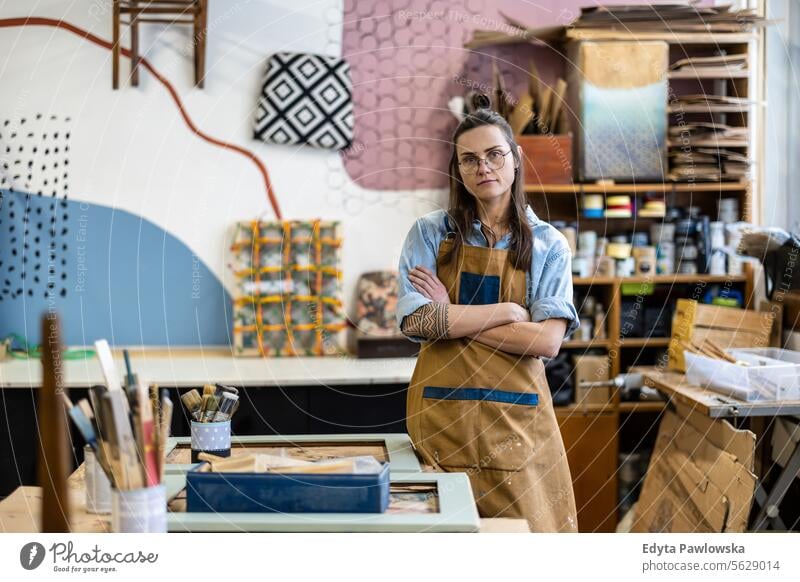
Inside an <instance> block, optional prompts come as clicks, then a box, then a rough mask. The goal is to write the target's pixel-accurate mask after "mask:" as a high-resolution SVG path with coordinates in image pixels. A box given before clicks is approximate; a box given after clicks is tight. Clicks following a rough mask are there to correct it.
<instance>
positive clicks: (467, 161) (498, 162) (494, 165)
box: [458, 150, 511, 174]
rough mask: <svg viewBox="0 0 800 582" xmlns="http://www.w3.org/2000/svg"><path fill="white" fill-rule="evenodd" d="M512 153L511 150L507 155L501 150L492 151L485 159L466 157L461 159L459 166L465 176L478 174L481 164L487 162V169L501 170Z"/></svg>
mask: <svg viewBox="0 0 800 582" xmlns="http://www.w3.org/2000/svg"><path fill="white" fill-rule="evenodd" d="M510 153H511V150H508V151H507V152H505V153H503V152H501V151H500V150H492V151H490V152H489V153H488V155H487V156H486V157H485V158H479V157H478V156H464V157H463V158H461V161H460V162H458V166H459V167H460V168H461V171H462V172H463V173H465V174H476V173H477V172H478V168H479V167H480V165H481V162H486V167H487V168H489V169H490V170H499V169H500V168H502V167H503V166H504V165H505V163H506V156H507V155H508V154H510Z"/></svg>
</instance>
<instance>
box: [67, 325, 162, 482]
mask: <svg viewBox="0 0 800 582" xmlns="http://www.w3.org/2000/svg"><path fill="white" fill-rule="evenodd" d="M95 351H96V353H97V358H98V360H99V362H100V368H101V370H102V372H103V375H104V376H105V379H106V385H105V386H93V387H92V388H90V389H89V400H88V401H87V400H86V399H83V400H81V401H79V402H78V404H77V405H73V404H72V402H71V401H70V400H69V398H68V397H67V396H66V394H63V395H62V399H63V401H64V406H65V407H66V408H67V411H68V412H69V416H70V418H72V421H73V422H74V423H75V426H76V427H77V428H78V430H79V431H80V433H81V434H82V435H83V438H84V439H85V440H86V442H87V443H88V444H89V446H91V447H92V449H93V450H94V452H95V455H96V456H97V462H98V463H99V464H100V466H101V467H102V469H103V471H104V472H105V473H106V475H107V476H108V479H109V481H111V484H112V485H113V486H114V487H115V488H116V489H119V490H128V489H139V488H141V487H151V486H154V485H158V484H159V483H161V482H162V481H163V478H164V465H165V464H166V444H167V439H168V438H169V430H170V425H171V424H172V401H171V400H170V398H169V396H168V394H167V391H166V390H165V391H163V392H161V394H159V390H158V386H155V385H153V386H150V387H149V388H148V386H147V385H146V383H145V382H143V381H141V380H140V379H139V378H137V377H136V375H135V374H134V373H133V371H132V369H131V363H130V356H129V355H128V352H127V350H125V351H124V357H125V367H126V372H127V373H126V375H125V387H124V389H123V385H122V383H121V382H120V377H119V374H118V373H117V368H116V364H115V363H114V358H113V355H112V353H111V348H110V347H109V345H108V342H107V341H106V340H99V341H96V342H95Z"/></svg>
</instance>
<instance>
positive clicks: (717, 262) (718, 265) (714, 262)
mask: <svg viewBox="0 0 800 582" xmlns="http://www.w3.org/2000/svg"><path fill="white" fill-rule="evenodd" d="M725 259H726V254H725V251H723V250H722V249H714V250H713V251H712V252H711V260H710V261H709V264H708V272H709V274H710V275H724V274H725V273H726V270H725V269H726V268H727V267H726V265H725V263H726V261H725Z"/></svg>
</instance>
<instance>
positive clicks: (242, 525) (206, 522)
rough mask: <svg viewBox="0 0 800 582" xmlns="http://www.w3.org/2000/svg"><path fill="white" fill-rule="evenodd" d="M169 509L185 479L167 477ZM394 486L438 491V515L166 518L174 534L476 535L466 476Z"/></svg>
mask: <svg viewBox="0 0 800 582" xmlns="http://www.w3.org/2000/svg"><path fill="white" fill-rule="evenodd" d="M164 480H165V484H166V488H167V500H168V505H169V502H170V501H173V500H174V499H175V498H176V497H177V496H178V495H179V494H180V493H181V492H182V490H183V489H185V487H186V474H185V473H171V474H167V475H165V476H164ZM391 483H392V485H393V486H395V485H401V486H402V485H407V486H415V485H422V486H424V485H433V486H435V488H436V492H437V509H438V510H437V511H435V512H427V513H412V512H408V513H393V512H391V511H390V510H391V504H390V510H387V512H386V513H186V512H183V511H171V512H169V513H167V530H168V531H169V532H184V533H185V532H213V533H222V532H294V533H297V532H309V533H324V532H351V533H379V532H395V533H422V532H440V533H460V532H465V533H469V532H477V531H478V530H479V528H480V519H479V517H478V510H477V508H476V506H475V500H474V498H473V495H472V487H471V486H470V482H469V477H468V476H467V474H466V473H392V475H391Z"/></svg>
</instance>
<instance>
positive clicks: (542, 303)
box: [397, 206, 579, 343]
mask: <svg viewBox="0 0 800 582" xmlns="http://www.w3.org/2000/svg"><path fill="white" fill-rule="evenodd" d="M525 210H526V213H527V216H528V223H529V224H530V227H531V231H532V234H533V241H532V242H533V251H532V260H531V270H530V272H529V273H526V284H527V297H526V305H525V307H527V308H528V310H529V311H530V313H531V321H544V320H545V319H553V318H563V319H566V320H567V331H566V333H565V335H569V334H571V333H572V332H574V331H575V330H576V329H577V328H578V325H579V320H578V313H577V311H576V310H575V306H574V305H573V304H572V253H571V252H570V248H569V244H568V243H567V239H566V238H564V235H562V234H561V233H560V232H558V230H556V229H555V227H553V226H552V225H550V224H548V223H547V222H544V221H542V220H539V218H538V217H537V216H536V214H534V212H533V210H531V207H530V206H527V207H526V209H525ZM446 215H447V213H446V211H444V210H435V211H434V212H430V213H428V214H426V215H425V216H422V217H421V218H418V219H417V221H416V222H415V223H414V226H412V227H411V230H410V231H409V232H408V235H407V236H406V240H405V243H403V252H402V254H401V255H400V264H399V269H398V271H399V273H398V274H399V281H398V295H397V322H398V325H402V323H403V318H405V316H406V315H410V314H411V313H414V312H415V311H416V310H417V309H419V308H420V307H422V306H423V305H425V304H427V303H431V300H430V299H428V298H427V297H425V296H424V295H422V294H421V293H419V292H418V291H417V290H416V288H415V287H414V286H413V285H412V284H411V281H410V280H409V278H408V273H409V271H411V269H413V268H414V267H415V266H417V265H423V266H425V267H428V268H429V269H430V270H431V271H433V272H434V273H435V272H436V257H437V255H438V252H439V243H441V242H442V240H443V239H444V238H445V236H446V234H447V231H448V229H447V226H446V223H445V217H446ZM510 242H511V234H510V233H508V234H506V235H505V236H504V237H503V238H501V239H500V240H499V241H497V244H496V245H495V248H496V249H507V248H508V246H509V243H510ZM465 243H466V244H469V245H473V246H481V247H488V246H489V243H488V241H487V240H486V237H485V236H484V234H483V231H481V223H480V221H479V220H475V221H474V222H473V227H472V230H471V231H470V232H468V233H467V236H466V238H465ZM407 337H408V338H409V339H410V340H412V341H415V342H418V343H422V342H424V341H426V340H425V338H424V337H421V336H407Z"/></svg>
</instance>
